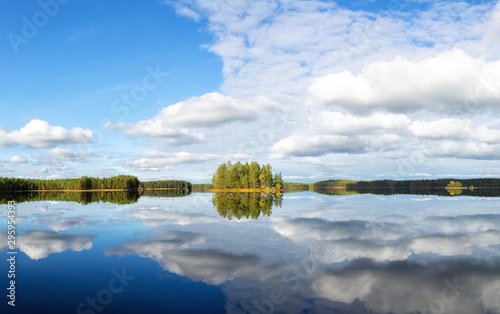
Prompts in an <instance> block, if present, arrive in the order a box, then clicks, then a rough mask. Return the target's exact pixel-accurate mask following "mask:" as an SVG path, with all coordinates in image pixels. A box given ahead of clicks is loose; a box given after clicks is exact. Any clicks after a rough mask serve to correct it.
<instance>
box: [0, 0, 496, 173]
mask: <svg viewBox="0 0 500 314" xmlns="http://www.w3.org/2000/svg"><path fill="white" fill-rule="evenodd" d="M0 6H2V7H1V9H0V32H1V33H3V34H4V36H3V40H1V41H0V67H1V68H2V74H1V75H0V84H1V86H2V87H3V91H4V92H3V93H2V96H3V97H2V98H1V99H0V108H1V112H2V115H1V117H0V175H1V176H9V177H18V176H19V177H30V178H65V177H79V176H81V175H92V176H99V177H103V176H111V175H117V174H133V175H137V176H139V178H140V179H144V180H146V179H161V178H168V179H174V178H175V179H189V180H192V181H193V182H208V181H210V178H211V175H212V173H213V171H214V169H216V167H217V165H218V164H219V163H221V162H224V161H227V160H232V161H236V160H240V161H243V162H244V161H252V160H257V161H259V162H260V163H271V164H272V165H273V167H274V170H275V171H281V172H282V173H283V174H284V175H285V179H287V180H290V181H303V182H314V181H317V180H320V179H328V178H352V179H380V178H390V179H407V178H416V179H418V178H433V177H444V176H458V177H470V176H498V173H499V170H500V169H499V166H498V159H499V158H500V117H499V115H498V103H500V74H499V73H500V49H499V48H500V47H499V43H500V4H498V2H497V1H466V2H465V1H464V2H457V1H425V0H407V1H368V0H367V1H338V2H334V1H277V0H276V1H271V0H266V1H264V0H262V1H251V2H250V1H242V0H241V1H240V0H223V1H205V0H183V1H163V2H162V1H126V2H123V1H117V0H116V1H95V0H74V1H62V0H59V1H56V0H46V1H43V0H42V1H23V2H17V1H3V2H2V3H1V4H0Z"/></svg>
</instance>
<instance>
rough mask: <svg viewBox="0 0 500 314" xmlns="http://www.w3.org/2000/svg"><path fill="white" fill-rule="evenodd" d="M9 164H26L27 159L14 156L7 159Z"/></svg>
mask: <svg viewBox="0 0 500 314" xmlns="http://www.w3.org/2000/svg"><path fill="white" fill-rule="evenodd" d="M9 162H10V163H13V164H23V163H27V162H28V159H27V158H25V157H20V156H17V155H14V156H12V157H11V158H10V159H9Z"/></svg>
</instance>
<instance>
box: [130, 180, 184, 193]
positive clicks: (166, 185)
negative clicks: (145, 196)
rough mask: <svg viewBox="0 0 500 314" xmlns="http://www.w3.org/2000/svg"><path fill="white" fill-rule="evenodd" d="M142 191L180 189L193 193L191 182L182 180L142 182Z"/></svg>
mask: <svg viewBox="0 0 500 314" xmlns="http://www.w3.org/2000/svg"><path fill="white" fill-rule="evenodd" d="M140 187H141V189H179V190H186V191H191V182H189V181H182V180H157V181H141V182H140Z"/></svg>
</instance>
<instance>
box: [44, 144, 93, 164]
mask: <svg viewBox="0 0 500 314" xmlns="http://www.w3.org/2000/svg"><path fill="white" fill-rule="evenodd" d="M49 155H50V156H52V157H55V158H57V159H59V160H62V161H80V160H83V159H85V158H86V156H87V154H86V153H76V152H72V151H70V150H69V149H65V148H59V147H56V148H54V149H52V150H50V151H49Z"/></svg>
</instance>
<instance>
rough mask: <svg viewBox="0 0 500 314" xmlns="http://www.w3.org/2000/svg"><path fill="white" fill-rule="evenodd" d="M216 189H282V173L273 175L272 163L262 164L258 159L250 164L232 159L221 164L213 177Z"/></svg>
mask: <svg viewBox="0 0 500 314" xmlns="http://www.w3.org/2000/svg"><path fill="white" fill-rule="evenodd" d="M212 184H213V186H214V188H215V189H269V190H271V189H276V190H278V191H281V190H282V188H283V179H282V176H281V173H276V174H274V175H273V173H272V169H271V165H269V164H267V165H262V166H260V165H259V164H258V163H257V162H256V161H253V162H251V163H250V164H248V162H246V163H245V164H242V163H241V162H239V161H238V162H236V163H234V164H232V163H231V162H230V161H228V162H227V163H223V164H221V165H220V166H219V167H218V168H217V171H216V172H215V174H214V176H213V178H212Z"/></svg>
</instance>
